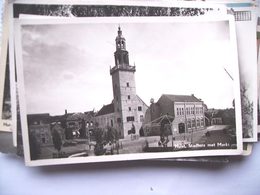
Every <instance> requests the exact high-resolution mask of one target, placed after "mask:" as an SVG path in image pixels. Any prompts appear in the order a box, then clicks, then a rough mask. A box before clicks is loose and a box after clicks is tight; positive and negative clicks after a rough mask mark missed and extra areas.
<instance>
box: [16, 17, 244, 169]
mask: <svg viewBox="0 0 260 195" xmlns="http://www.w3.org/2000/svg"><path fill="white" fill-rule="evenodd" d="M104 19H105V20H104ZM183 21H185V22H203V21H229V24H230V25H229V26H230V39H231V43H232V47H233V50H232V51H234V54H233V56H232V57H233V62H234V63H233V64H234V66H235V67H234V68H236V70H234V78H235V80H234V90H235V97H236V108H237V109H236V133H237V149H223V150H221V149H219V150H201V151H180V152H161V153H137V154H120V155H111V156H90V157H75V158H62V159H44V160H31V159H30V153H29V151H30V150H29V140H28V125H27V115H26V113H27V112H26V100H25V89H24V80H23V79H24V77H23V63H22V55H21V51H22V46H21V34H20V33H21V29H20V28H21V26H22V25H26V24H35V25H40V24H58V23H59V24H65V23H77V24H81V23H111V22H117V23H118V22H120V23H123V22H125V23H126V22H129V23H138V22H147V23H154V22H183ZM15 32H17V33H16V34H15V46H16V47H15V52H16V61H17V72H18V91H19V102H20V113H21V122H22V135H23V144H24V157H25V163H26V165H28V166H40V165H57V164H69V163H93V162H108V161H126V160H140V159H154V158H172V157H195V156H213V155H214V156H217V155H222V156H223V155H240V154H242V152H243V148H242V128H241V127H242V121H241V109H240V108H241V105H240V86H239V71H238V61H237V53H236V51H237V50H236V34H235V25H234V19H233V17H232V16H223V17H211V18H210V19H209V18H208V17H194V18H192V17H133V18H129V17H117V18H112V17H109V18H103V17H102V18H101V17H99V18H84V19H82V18H81V19H80V18H70V19H67V18H62V19H58V20H57V19H42V20H40V19H38V20H35V19H20V20H18V21H16V22H15Z"/></svg>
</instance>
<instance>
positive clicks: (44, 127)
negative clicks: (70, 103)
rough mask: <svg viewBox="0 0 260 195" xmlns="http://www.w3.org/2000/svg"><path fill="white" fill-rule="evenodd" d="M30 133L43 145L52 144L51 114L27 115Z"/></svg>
mask: <svg viewBox="0 0 260 195" xmlns="http://www.w3.org/2000/svg"><path fill="white" fill-rule="evenodd" d="M27 120H28V130H29V134H30V135H33V136H34V137H35V139H36V141H37V143H39V144H40V145H41V146H49V145H52V134H51V126H50V115H49V114H47V113H46V114H30V115H28V116H27Z"/></svg>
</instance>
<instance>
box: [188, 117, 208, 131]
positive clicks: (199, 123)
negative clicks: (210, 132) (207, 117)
mask: <svg viewBox="0 0 260 195" xmlns="http://www.w3.org/2000/svg"><path fill="white" fill-rule="evenodd" d="M203 126H204V119H203V118H197V119H188V120H187V128H188V129H190V128H194V127H203Z"/></svg>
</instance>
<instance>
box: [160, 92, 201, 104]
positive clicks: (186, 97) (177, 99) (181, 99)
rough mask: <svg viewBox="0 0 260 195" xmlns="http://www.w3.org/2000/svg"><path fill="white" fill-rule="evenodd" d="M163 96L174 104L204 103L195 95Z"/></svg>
mask: <svg viewBox="0 0 260 195" xmlns="http://www.w3.org/2000/svg"><path fill="white" fill-rule="evenodd" d="M162 96H165V97H167V98H168V99H170V100H171V101H173V102H202V100H200V99H198V98H196V97H195V96H194V95H193V94H192V95H170V94H163V95H162Z"/></svg>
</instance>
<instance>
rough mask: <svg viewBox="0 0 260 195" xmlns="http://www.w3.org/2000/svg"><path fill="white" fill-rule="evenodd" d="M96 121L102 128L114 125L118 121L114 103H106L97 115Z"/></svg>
mask: <svg viewBox="0 0 260 195" xmlns="http://www.w3.org/2000/svg"><path fill="white" fill-rule="evenodd" d="M95 122H96V123H97V124H98V127H100V128H106V127H108V126H110V127H114V126H115V123H116V119H115V111H114V104H113V103H111V104H108V105H104V106H103V107H102V108H101V109H100V110H99V111H98V112H97V113H96V115H95Z"/></svg>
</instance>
